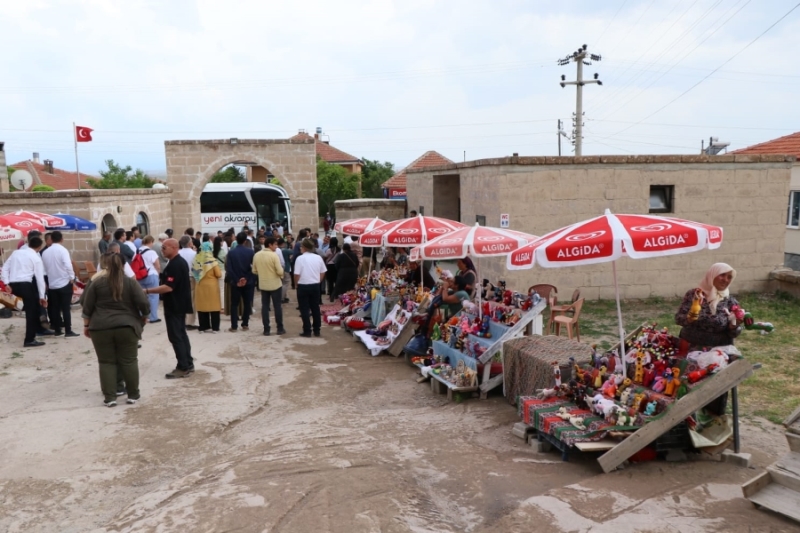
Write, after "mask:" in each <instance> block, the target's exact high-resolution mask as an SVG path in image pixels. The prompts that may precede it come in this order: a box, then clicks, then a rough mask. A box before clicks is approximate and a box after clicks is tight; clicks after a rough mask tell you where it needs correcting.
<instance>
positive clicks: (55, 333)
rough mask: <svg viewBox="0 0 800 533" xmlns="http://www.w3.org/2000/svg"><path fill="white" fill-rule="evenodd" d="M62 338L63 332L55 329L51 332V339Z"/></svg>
mask: <svg viewBox="0 0 800 533" xmlns="http://www.w3.org/2000/svg"><path fill="white" fill-rule="evenodd" d="M63 336H64V332H63V331H61V330H60V329H57V330H55V331H53V337H63Z"/></svg>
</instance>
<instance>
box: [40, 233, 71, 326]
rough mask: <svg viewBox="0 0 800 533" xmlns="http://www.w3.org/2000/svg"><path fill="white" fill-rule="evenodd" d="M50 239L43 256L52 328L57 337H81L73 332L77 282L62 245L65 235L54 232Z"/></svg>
mask: <svg viewBox="0 0 800 533" xmlns="http://www.w3.org/2000/svg"><path fill="white" fill-rule="evenodd" d="M50 238H51V239H52V244H51V245H50V247H48V248H47V253H46V254H42V263H43V264H44V272H45V274H46V275H47V314H48V316H49V317H50V326H51V327H52V328H53V330H54V333H53V335H55V336H56V337H60V336H62V335H64V336H65V337H80V335H78V334H77V333H75V332H74V331H72V313H71V311H70V306H71V305H72V282H73V281H74V280H75V270H74V269H73V268H72V258H70V256H69V252H68V251H67V249H66V248H64V246H63V245H62V244H61V243H62V241H63V240H64V235H63V234H62V233H61V232H60V231H54V232H53V233H52V234H51V235H50Z"/></svg>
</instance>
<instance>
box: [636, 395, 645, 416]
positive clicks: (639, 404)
mask: <svg viewBox="0 0 800 533" xmlns="http://www.w3.org/2000/svg"><path fill="white" fill-rule="evenodd" d="M644 400H645V395H644V394H643V393H641V392H640V393H639V394H637V395H636V396H634V398H633V412H634V413H638V412H639V410H640V409H641V408H642V403H643V402H644Z"/></svg>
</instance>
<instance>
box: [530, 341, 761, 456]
mask: <svg viewBox="0 0 800 533" xmlns="http://www.w3.org/2000/svg"><path fill="white" fill-rule="evenodd" d="M632 337H633V338H632V339H631V342H626V351H625V360H624V361H620V358H619V356H618V355H616V351H611V352H608V353H607V354H606V355H604V356H597V355H595V356H593V358H592V359H593V361H592V363H591V364H589V365H581V364H577V363H576V364H574V365H573V366H572V368H571V371H570V373H569V374H564V375H563V376H562V377H561V379H560V380H559V379H557V378H558V377H559V376H556V375H555V374H554V377H553V380H552V381H551V384H553V385H555V387H553V388H549V389H544V390H542V391H541V392H540V393H539V394H538V395H536V396H521V397H520V398H519V401H518V403H517V409H518V412H519V415H520V417H521V418H522V420H523V423H524V424H526V425H527V426H529V427H530V428H531V429H532V430H533V431H534V432H535V435H536V439H537V440H538V441H539V442H544V443H547V444H548V445H552V446H554V447H556V448H557V449H559V450H560V451H561V452H562V458H563V459H564V460H567V458H568V454H569V452H570V451H571V450H572V449H579V450H584V451H585V450H594V451H601V450H608V451H606V453H604V454H603V455H602V456H601V457H600V458H599V459H598V462H599V463H600V466H601V467H602V468H603V471H604V472H610V471H612V470H614V469H615V468H617V467H618V466H619V465H620V464H622V463H623V462H624V461H626V460H627V459H629V458H630V457H632V456H634V455H635V454H636V453H637V452H639V451H641V450H642V449H643V448H645V447H646V446H648V445H651V444H652V443H656V446H655V449H656V451H666V450H668V449H672V448H679V449H683V448H690V447H691V445H692V442H691V441H687V440H686V438H685V435H686V433H687V431H686V430H685V429H682V430H681V431H680V433H681V434H683V435H684V437H683V438H676V437H677V435H676V432H674V431H673V430H674V428H676V426H679V425H681V424H682V423H684V421H686V423H687V424H688V425H689V427H690V428H692V429H693V430H695V431H696V432H702V431H703V429H704V428H703V425H704V424H708V425H709V426H710V425H711V424H713V423H714V422H713V420H711V421H704V420H702V419H701V418H700V417H699V416H695V413H697V412H699V411H700V410H701V409H702V408H703V407H704V406H707V405H708V404H709V403H710V402H712V401H713V400H714V399H715V398H718V397H719V396H721V395H722V394H724V393H725V392H727V391H729V390H731V389H733V388H734V387H736V385H738V384H739V383H740V382H742V381H743V380H744V379H746V378H747V377H748V376H750V375H751V374H752V372H753V366H752V365H751V364H750V363H749V362H748V361H747V360H745V359H744V358H743V357H741V355H740V354H738V352H737V351H736V349H735V348H733V347H729V348H728V349H727V350H722V349H713V350H710V351H708V352H689V353H688V354H686V353H681V352H680V350H679V346H680V344H679V341H678V339H676V338H675V337H672V336H670V335H669V334H668V333H667V332H666V331H664V330H662V331H658V330H657V329H656V328H655V326H649V327H644V328H641V329H640V330H637V332H636V333H635V334H633V335H632ZM736 414H737V413H734V415H735V416H736ZM735 423H736V420H734V424H735ZM609 437H610V438H609ZM619 439H622V440H621V442H620V441H619ZM675 440H677V441H678V442H674V441H675ZM598 441H603V446H597V447H594V446H593V443H597V442H598ZM659 442H661V445H660V446H659ZM608 443H611V444H610V445H608Z"/></svg>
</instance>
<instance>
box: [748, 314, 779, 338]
mask: <svg viewBox="0 0 800 533" xmlns="http://www.w3.org/2000/svg"><path fill="white" fill-rule="evenodd" d="M744 329H750V330H756V331H760V332H761V334H762V335H767V334H769V333H772V332H773V330H774V329H775V326H774V325H772V322H756V321H755V319H753V315H752V314H751V313H750V312H749V311H748V312H746V313H745V314H744Z"/></svg>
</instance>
